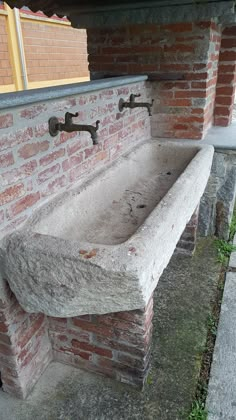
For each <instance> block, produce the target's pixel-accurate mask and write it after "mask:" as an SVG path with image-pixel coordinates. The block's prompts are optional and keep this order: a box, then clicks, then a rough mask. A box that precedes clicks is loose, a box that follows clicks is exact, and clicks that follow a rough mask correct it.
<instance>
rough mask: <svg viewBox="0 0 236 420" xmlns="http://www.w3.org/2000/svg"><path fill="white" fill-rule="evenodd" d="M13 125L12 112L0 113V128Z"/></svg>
mask: <svg viewBox="0 0 236 420" xmlns="http://www.w3.org/2000/svg"><path fill="white" fill-rule="evenodd" d="M12 126H13V115H12V114H5V115H0V129H1V128H8V127H12Z"/></svg>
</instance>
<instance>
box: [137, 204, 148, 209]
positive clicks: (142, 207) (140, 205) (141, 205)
mask: <svg viewBox="0 0 236 420" xmlns="http://www.w3.org/2000/svg"><path fill="white" fill-rule="evenodd" d="M145 207H147V205H146V204H138V205H137V206H136V208H137V209H145Z"/></svg>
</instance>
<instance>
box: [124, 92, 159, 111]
mask: <svg viewBox="0 0 236 420" xmlns="http://www.w3.org/2000/svg"><path fill="white" fill-rule="evenodd" d="M140 96H141V95H140V94H137V95H135V94H133V93H132V94H131V95H130V97H129V102H125V100H124V99H122V98H121V99H120V101H119V111H120V112H122V111H123V109H124V108H130V109H133V108H147V110H148V115H149V116H151V115H152V113H151V107H152V105H153V102H154V99H152V102H151V103H148V102H135V98H138V97H140Z"/></svg>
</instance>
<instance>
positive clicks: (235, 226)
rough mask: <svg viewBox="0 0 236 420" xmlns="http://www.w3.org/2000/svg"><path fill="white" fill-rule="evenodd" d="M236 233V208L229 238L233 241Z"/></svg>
mask: <svg viewBox="0 0 236 420" xmlns="http://www.w3.org/2000/svg"><path fill="white" fill-rule="evenodd" d="M235 233H236V211H235V210H234V214H233V217H232V220H231V223H230V226H229V240H230V241H232V240H233V239H234V235H235Z"/></svg>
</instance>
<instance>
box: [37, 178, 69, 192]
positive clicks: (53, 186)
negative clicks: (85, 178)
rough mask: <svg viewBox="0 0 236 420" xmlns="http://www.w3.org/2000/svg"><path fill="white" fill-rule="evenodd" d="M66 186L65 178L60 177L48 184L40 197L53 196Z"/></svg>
mask: <svg viewBox="0 0 236 420" xmlns="http://www.w3.org/2000/svg"><path fill="white" fill-rule="evenodd" d="M66 185H67V178H66V176H65V175H62V176H60V177H58V178H56V179H54V180H53V181H51V182H49V183H48V184H47V186H46V187H45V188H44V189H43V190H42V192H41V195H42V197H46V196H48V195H51V194H55V193H56V192H58V191H60V190H61V189H62V188H63V187H65V186H66Z"/></svg>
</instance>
